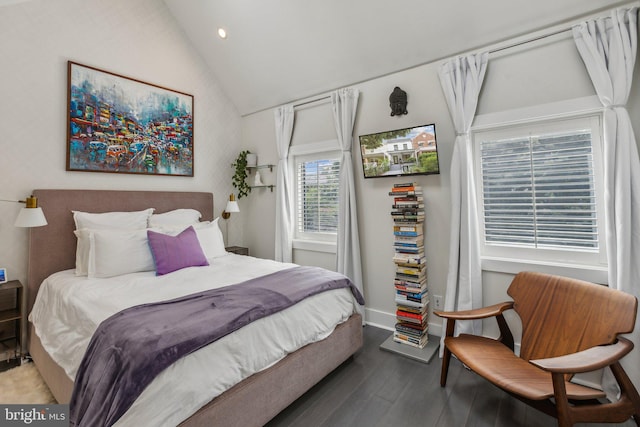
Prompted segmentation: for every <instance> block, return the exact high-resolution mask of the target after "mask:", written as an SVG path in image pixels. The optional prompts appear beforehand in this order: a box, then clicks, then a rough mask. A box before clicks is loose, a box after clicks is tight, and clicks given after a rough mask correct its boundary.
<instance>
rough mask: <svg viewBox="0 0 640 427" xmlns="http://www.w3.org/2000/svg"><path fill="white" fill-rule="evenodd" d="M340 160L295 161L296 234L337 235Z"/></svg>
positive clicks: (303, 159)
mask: <svg viewBox="0 0 640 427" xmlns="http://www.w3.org/2000/svg"><path fill="white" fill-rule="evenodd" d="M339 174H340V160H338V159H335V158H334V159H322V158H321V159H311V160H310V159H305V158H301V159H299V160H298V161H297V162H296V181H297V189H296V190H297V191H296V193H297V209H296V211H297V218H296V224H297V232H298V233H297V234H298V236H300V235H301V234H307V233H313V234H315V235H318V234H334V235H335V234H336V233H337V230H338V186H339Z"/></svg>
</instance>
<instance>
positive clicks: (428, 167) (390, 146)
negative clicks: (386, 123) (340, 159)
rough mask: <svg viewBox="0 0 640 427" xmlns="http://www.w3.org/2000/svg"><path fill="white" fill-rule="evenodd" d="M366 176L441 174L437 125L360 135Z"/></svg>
mask: <svg viewBox="0 0 640 427" xmlns="http://www.w3.org/2000/svg"><path fill="white" fill-rule="evenodd" d="M359 139H360V155H361V156H362V169H363V171H364V177H365V178H379V177H385V176H406V175H431V174H439V173H440V166H439V163H438V146H437V144H436V125H435V124H430V125H422V126H414V127H409V128H404V129H396V130H390V131H386V132H378V133H371V134H368V135H360V137H359Z"/></svg>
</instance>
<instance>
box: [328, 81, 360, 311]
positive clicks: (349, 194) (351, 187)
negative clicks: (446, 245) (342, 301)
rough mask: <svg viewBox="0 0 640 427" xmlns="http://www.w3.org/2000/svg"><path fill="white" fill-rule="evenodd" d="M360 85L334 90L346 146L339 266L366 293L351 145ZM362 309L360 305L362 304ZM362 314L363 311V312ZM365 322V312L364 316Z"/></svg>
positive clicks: (333, 99) (336, 117)
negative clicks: (354, 87)
mask: <svg viewBox="0 0 640 427" xmlns="http://www.w3.org/2000/svg"><path fill="white" fill-rule="evenodd" d="M358 96H359V92H358V90H357V89H351V88H346V89H340V90H337V91H335V92H333V93H332V94H331V105H332V107H333V120H334V122H335V126H336V133H337V134H338V142H339V143H340V147H341V149H342V157H341V159H340V189H339V192H338V246H337V254H336V270H337V271H338V272H339V273H342V274H344V275H345V276H347V277H348V278H349V279H351V281H352V282H353V284H354V285H355V286H356V287H357V288H358V289H359V290H360V292H362V293H363V295H364V292H363V289H362V264H361V262H360V237H359V235H358V210H357V208H356V191H355V180H354V175H353V162H352V157H351V147H352V146H353V125H354V123H355V120H356V110H357V109H358ZM358 307H359V309H361V307H360V306H358ZM361 314H363V313H362V312H361ZM362 320H363V322H364V316H363V317H362Z"/></svg>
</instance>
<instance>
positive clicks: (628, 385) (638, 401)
mask: <svg viewBox="0 0 640 427" xmlns="http://www.w3.org/2000/svg"><path fill="white" fill-rule="evenodd" d="M609 367H610V368H611V372H613V376H614V377H615V379H616V381H617V382H618V385H619V386H620V393H621V395H622V396H627V398H628V399H629V400H630V401H631V403H632V404H633V421H635V422H636V425H637V426H638V427H640V395H639V394H638V390H636V388H635V386H634V385H633V383H632V382H631V380H630V379H629V376H627V373H626V372H625V371H624V369H623V368H622V365H620V362H616V363H614V364H612V365H610V366H609Z"/></svg>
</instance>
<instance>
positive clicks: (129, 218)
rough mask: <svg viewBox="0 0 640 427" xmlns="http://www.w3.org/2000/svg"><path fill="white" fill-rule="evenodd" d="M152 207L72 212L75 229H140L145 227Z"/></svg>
mask: <svg viewBox="0 0 640 427" xmlns="http://www.w3.org/2000/svg"><path fill="white" fill-rule="evenodd" d="M153 210H154V209H153V208H149V209H145V210H143V211H136V212H104V213H89V212H80V211H72V212H73V220H74V221H75V223H76V230H82V229H84V228H88V229H91V230H141V229H143V228H147V224H148V223H149V217H150V216H151V214H152V213H153Z"/></svg>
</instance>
